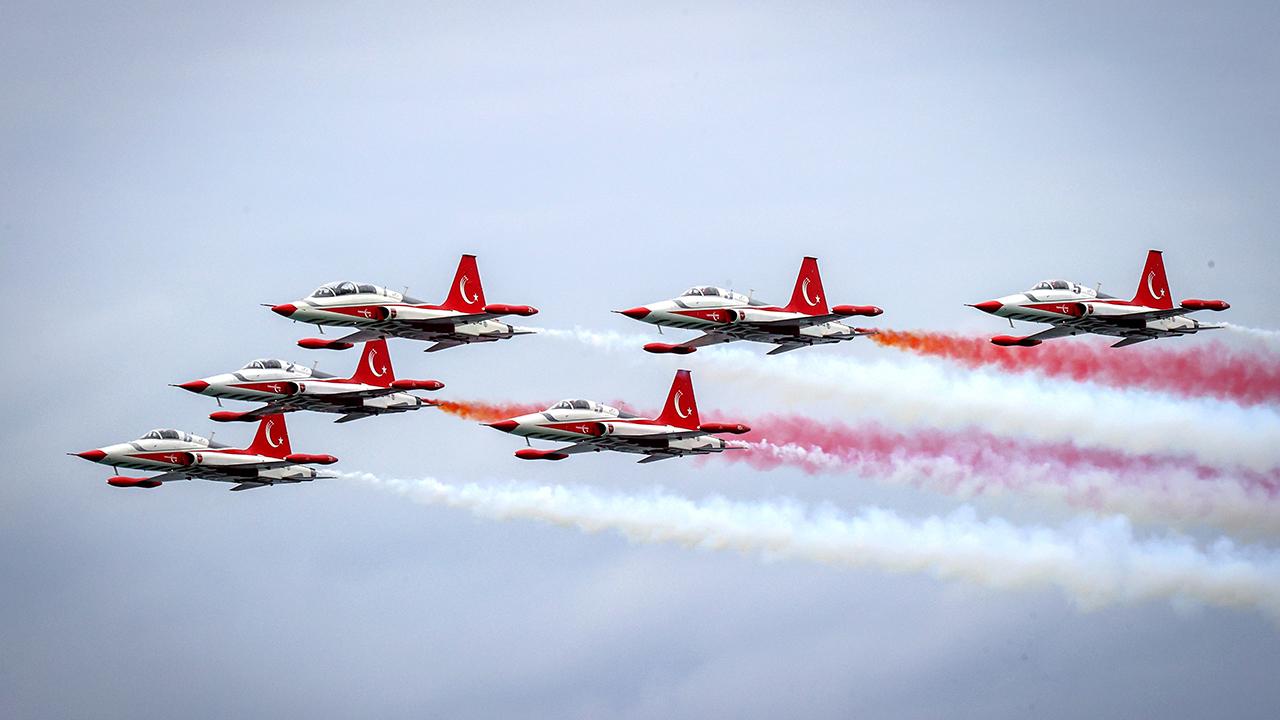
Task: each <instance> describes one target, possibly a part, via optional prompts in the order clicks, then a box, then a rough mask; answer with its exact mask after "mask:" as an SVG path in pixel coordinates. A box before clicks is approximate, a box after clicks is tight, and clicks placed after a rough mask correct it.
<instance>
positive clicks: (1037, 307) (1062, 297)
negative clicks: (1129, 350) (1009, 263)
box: [974, 280, 1204, 335]
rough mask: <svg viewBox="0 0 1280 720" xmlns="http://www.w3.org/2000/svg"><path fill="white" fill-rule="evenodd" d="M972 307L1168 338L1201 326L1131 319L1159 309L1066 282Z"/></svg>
mask: <svg viewBox="0 0 1280 720" xmlns="http://www.w3.org/2000/svg"><path fill="white" fill-rule="evenodd" d="M974 307H976V308H978V309H979V310H982V311H984V312H988V313H991V314H992V315H995V316H997V317H1003V318H1009V319H1011V320H1023V321H1027V322H1042V323H1054V324H1062V323H1066V324H1070V323H1073V322H1076V321H1080V320H1083V319H1092V320H1096V321H1098V322H1102V323H1107V324H1114V325H1115V326H1116V328H1117V330H1132V329H1147V330H1152V331H1155V332H1158V333H1161V334H1165V333H1167V334H1170V335H1177V334H1188V333H1194V332H1196V331H1197V330H1199V329H1201V328H1202V327H1204V326H1203V325H1202V324H1201V323H1200V322H1199V321H1198V320H1195V319H1192V318H1189V317H1185V316H1176V317H1166V318H1158V319H1142V318H1133V317H1132V316H1135V315H1142V314H1146V313H1154V312H1157V311H1158V309H1157V308H1152V307H1146V306H1144V305H1141V304H1137V303H1134V302H1132V301H1129V300H1122V299H1120V298H1115V297H1111V296H1109V295H1105V294H1102V293H1099V292H1098V291H1096V290H1094V289H1093V288H1089V287H1085V286H1082V285H1080V284H1079V283H1073V282H1069V281H1066V280H1046V281H1044V282H1041V283H1038V284H1037V285H1036V286H1035V287H1033V288H1031V289H1030V290H1026V291H1024V292H1019V293H1014V294H1012V295H1005V296H1003V297H999V298H996V299H995V300H988V301H986V302H981V303H977V304H975V305H974ZM1094 332H1097V330H1094Z"/></svg>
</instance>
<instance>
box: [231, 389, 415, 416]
mask: <svg viewBox="0 0 1280 720" xmlns="http://www.w3.org/2000/svg"><path fill="white" fill-rule="evenodd" d="M398 392H401V391H400V390H395V389H393V388H374V389H371V390H358V391H353V392H346V393H333V394H331V395H312V396H310V397H308V396H306V395H294V396H292V397H287V398H281V399H279V400H272V401H271V402H269V403H267V404H266V405H263V406H262V407H258V408H254V409H252V410H246V411H245V412H243V413H241V414H240V417H239V419H240V420H242V421H245V422H249V421H252V420H261V419H262V418H264V417H266V416H268V415H276V414H279V413H286V412H294V411H295V410H320V411H324V410H328V409H331V408H333V406H335V405H336V406H339V407H342V406H351V407H352V410H353V411H354V410H355V409H356V408H362V407H364V405H363V402H362V401H363V400H365V399H366V398H375V397H382V396H384V395H391V394H394V393H398Z"/></svg>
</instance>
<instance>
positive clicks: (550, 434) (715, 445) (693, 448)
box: [485, 370, 751, 463]
mask: <svg viewBox="0 0 1280 720" xmlns="http://www.w3.org/2000/svg"><path fill="white" fill-rule="evenodd" d="M485 424H487V425H488V426H489V427H491V428H493V429H495V430H501V431H503V432H507V433H511V434H513V435H520V436H522V437H525V438H536V439H538V440H555V441H560V442H571V443H573V444H572V445H568V446H565V447H560V448H556V449H554V450H538V449H536V448H533V447H527V448H522V449H520V450H517V451H516V457H518V458H520V459H522V460H563V459H565V458H567V457H569V456H570V455H576V454H578V453H584V452H600V451H601V450H616V451H618V452H628V453H638V454H640V455H644V456H645V457H644V459H643V460H641V461H640V462H642V463H651V462H657V461H658V460H666V459H667V458H673V457H681V456H684V455H706V454H708V453H718V452H723V451H725V450H742V449H745V448H744V447H743V446H741V445H738V444H735V443H731V442H727V441H725V440H722V439H720V438H718V437H712V435H713V434H718V433H732V434H742V433H745V432H750V430H751V428H749V427H747V426H746V425H743V424H741V423H716V422H711V423H704V422H701V421H700V420H699V418H698V404H697V402H696V400H695V399H694V396H693V381H692V379H691V378H690V375H689V371H688V370H678V371H676V377H675V380H674V381H673V382H672V383H671V391H670V392H669V393H668V394H667V404H666V406H665V407H664V408H663V410H662V414H661V415H659V416H658V417H656V418H654V419H652V420H649V419H646V418H642V417H639V416H636V415H632V414H631V413H628V412H625V411H622V410H619V409H618V408H615V407H610V406H608V405H604V404H602V403H598V402H595V401H593V400H561V401H560V402H558V403H556V404H555V405H552V406H551V407H549V408H547V409H546V410H544V411H542V412H537V413H530V414H528V415H521V416H519V417H514V418H510V419H507V420H499V421H498V422H493V423H485ZM526 442H527V441H526Z"/></svg>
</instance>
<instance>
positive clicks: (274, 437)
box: [245, 415, 293, 458]
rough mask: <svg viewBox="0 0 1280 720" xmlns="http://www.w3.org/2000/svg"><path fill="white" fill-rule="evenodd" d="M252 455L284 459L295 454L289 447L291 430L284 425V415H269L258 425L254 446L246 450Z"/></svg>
mask: <svg viewBox="0 0 1280 720" xmlns="http://www.w3.org/2000/svg"><path fill="white" fill-rule="evenodd" d="M245 449H246V450H248V451H249V452H251V453H256V454H258V455H266V456H267V457H274V458H282V457H285V456H286V455H288V454H290V453H292V452H293V450H292V449H291V448H290V447H289V428H288V427H286V426H285V424H284V415H268V416H266V417H264V418H262V422H260V423H258V434H257V435H255V436H254V438H253V444H252V445H250V446H249V447H247V448H245Z"/></svg>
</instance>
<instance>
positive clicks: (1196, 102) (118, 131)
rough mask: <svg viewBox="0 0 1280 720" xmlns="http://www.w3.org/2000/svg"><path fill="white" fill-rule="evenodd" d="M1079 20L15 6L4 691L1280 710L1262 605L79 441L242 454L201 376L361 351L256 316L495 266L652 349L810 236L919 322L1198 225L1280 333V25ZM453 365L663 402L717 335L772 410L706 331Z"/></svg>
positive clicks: (1254, 9) (677, 711) (450, 377)
mask: <svg viewBox="0 0 1280 720" xmlns="http://www.w3.org/2000/svg"><path fill="white" fill-rule="evenodd" d="M962 5H963V7H962ZM1039 5H1040V4H1030V3H1010V4H1002V3H964V4H960V3H937V4H931V3H879V4H867V5H861V4H853V3H849V4H825V3H824V4H819V3H812V4H810V3H805V4H797V3H778V4H767V3H753V4H742V5H740V6H737V5H719V4H714V3H690V4H687V5H665V4H660V5H655V4H653V3H644V4H635V3H631V4H617V5H616V6H612V7H606V6H604V5H601V4H599V3H582V4H580V5H578V4H552V5H547V6H544V7H541V8H537V9H533V8H530V7H528V6H526V5H525V4H513V5H511V6H505V5H499V4H492V3H489V4H479V3H450V4H429V3H404V4H401V3H364V4H361V5H360V6H359V7H352V8H347V7H344V6H338V5H335V6H328V5H323V6H322V5H321V4H317V3H298V4H296V5H293V4H285V3H274V4H265V5H264V3H221V4H213V5H210V6H209V7H207V8H202V9H200V8H197V9H192V8H187V7H185V6H180V5H167V4H162V3H109V4H103V3H78V4H77V3H61V2H40V3H9V4H8V5H7V6H6V8H5V9H4V10H3V11H2V12H0V96H2V97H3V98H4V101H3V102H2V103H0V232H2V233H3V235H2V237H3V243H2V245H0V252H2V253H3V267H4V269H5V270H6V271H7V272H6V280H5V282H4V284H3V286H0V288H2V289H0V299H3V302H4V306H5V307H7V308H10V312H9V314H8V315H9V322H8V336H9V342H8V344H7V347H8V352H6V353H4V358H3V360H0V362H2V363H3V368H4V371H5V373H4V374H5V376H6V377H7V378H8V382H6V383H4V385H3V387H0V397H2V398H3V405H4V407H5V409H6V412H5V413H4V418H5V419H4V420H3V432H2V433H0V447H2V449H3V453H4V454H3V457H4V458H5V459H6V462H5V463H4V467H5V473H4V482H3V483H0V550H2V551H0V604H2V605H3V607H4V608H5V612H4V614H3V619H0V646H2V647H3V651H2V652H0V715H3V716H5V717H15V718H17V717H49V718H117V717H118V718H148V717H172V716H174V715H180V716H183V717H191V718H204V717H208V718H215V717H227V716H238V717H280V716H287V717H298V716H313V717H350V716H354V715H361V716H370V717H423V716H430V717H458V718H473V717H474V718H490V717H504V718H509V717H547V718H552V717H555V718H559V717H584V718H589V717H606V716H617V717H635V718H707V717H760V718H765V717H779V716H784V717H800V716H804V717H840V718H847V717H860V718H880V717H883V718H931V717H974V718H978V717H981V718H992V717H997V718H1003V717H1027V716H1042V717H1061V718H1067V717H1072V718H1074V717H1082V716H1087V717H1099V718H1132V717H1155V716H1161V717H1171V718H1182V717H1186V718H1193V717H1205V716H1209V715H1213V716H1225V717H1237V718H1269V717H1274V714H1275V708H1276V707H1277V704H1278V703H1280V684H1277V683H1276V682H1275V674H1276V671H1277V669H1278V668H1280V632H1278V631H1277V627H1276V625H1275V624H1274V623H1272V622H1270V621H1268V620H1267V619H1266V618H1265V617H1263V616H1262V615H1261V614H1258V613H1255V612H1248V611H1240V610H1219V609H1193V610H1190V611H1180V610H1176V609H1175V608H1173V607H1171V606H1170V605H1169V604H1168V603H1162V602H1158V601H1157V602H1149V603H1143V604H1137V605H1132V606H1122V607H1113V608H1104V609H1099V610H1094V611H1082V610H1080V609H1078V608H1077V607H1076V606H1075V605H1074V604H1072V603H1071V602H1070V601H1069V600H1068V599H1066V598H1065V597H1063V596H1062V595H1061V594H1060V593H1058V592H1055V591H1053V590H1051V589H1044V590H1035V589H1029V590H1021V591H1014V592H1010V591H996V590H988V589H983V588H978V587H973V586H967V585H961V584H956V583H952V582H944V581H940V580H937V579H934V578H932V577H930V576H929V575H890V574H886V573H883V572H878V571H875V570H847V569H833V568H829V567H825V566H820V565H806V564H802V563H790V562H762V561H761V560H760V559H758V558H756V557H750V556H740V555H736V554H727V553H713V552H706V551H694V550H688V549H684V548H681V547H675V546H645V545H636V544H631V543H628V542H627V541H626V540H624V539H622V538H619V537H617V536H615V535H612V534H608V533H605V534H599V535H583V534H579V533H577V532H574V531H572V530H566V529H562V528H556V527H551V526H544V525H539V524H535V523H529V522H492V521H487V520H479V519H475V518H473V517H471V516H470V515H468V514H466V513H463V512H460V511H458V510H451V509H446V508H437V507H423V506H419V505H415V504H412V503H410V502H408V501H406V500H405V499H404V498H401V497H397V496H395V495H392V494H389V493H382V492H379V491H378V490H376V489H374V488H370V487H366V486H363V485H359V484H355V483H351V482H345V481H329V482H324V483H313V484H309V485H300V486H293V487H280V488H267V489H263V490H259V491H255V492H252V493H234V494H232V493H228V492H227V491H226V486H225V485H221V484H217V483H181V484H176V485H172V486H166V487H162V488H160V489H157V490H154V491H122V490H117V489H114V488H110V487H108V486H107V485H106V484H105V483H104V482H103V481H104V479H105V477H106V476H107V475H108V474H109V469H105V468H101V467H95V466H92V465H90V464H88V463H85V462H83V461H81V460H79V459H76V458H68V457H65V456H64V455H63V454H62V453H63V452H66V451H79V450H83V449H87V448H91V447H97V446H100V445H104V444H108V443H111V442H117V441H122V440H126V439H129V438H133V437H136V436H138V435H139V434H141V433H142V432H145V431H146V430H148V429H150V428H152V427H180V428H184V429H187V430H190V431H193V432H199V433H201V434H208V433H210V432H216V433H217V438H218V439H219V440H223V441H226V442H231V443H237V444H238V443H240V442H241V441H245V442H247V441H248V439H249V438H250V436H251V433H252V428H251V427H249V426H241V425H232V426H217V427H214V426H213V424H212V423H210V422H209V421H208V420H207V419H206V416H207V414H208V413H209V412H210V411H211V410H213V409H216V407H215V406H214V405H213V403H212V402H211V401H209V400H208V399H206V398H199V397H196V396H193V395H190V394H188V393H183V392H182V391H180V390H175V389H172V388H169V387H166V383H173V382H183V381H186V380H190V379H193V378H197V377H201V376H205V375H210V374H213V373H217V372H224V371H227V370H229V369H232V368H235V367H239V366H240V365H241V364H243V363H244V362H246V361H248V360H250V359H252V358H255V357H263V356H279V357H285V358H291V359H295V360H297V361H300V362H306V363H311V362H313V361H315V360H319V362H320V368H321V369H324V370H328V371H331V372H347V371H349V370H350V369H351V366H352V364H353V363H354V362H355V355H354V354H352V353H323V352H317V351H307V350H303V349H300V348H298V347H296V346H295V345H294V341H295V340H296V339H297V338H299V337H302V336H304V335H306V334H310V333H309V332H308V331H307V329H306V328H303V327H301V326H296V325H292V324H290V323H289V322H287V321H286V320H284V319H282V318H280V317H277V316H275V315H273V314H271V313H270V312H268V311H267V310H266V309H265V308H262V307H260V306H259V303H264V302H265V303H279V302H287V301H289V300H292V299H295V298H298V297H301V296H303V295H305V294H307V293H308V292H309V291H310V290H312V289H313V288H314V287H315V286H317V285H319V284H321V283H323V282H327V281H331V280H338V279H352V280H357V281H362V282H373V283H379V284H383V285H386V286H389V287H392V288H395V289H400V288H402V287H404V286H408V287H409V290H410V292H411V293H412V294H413V295H416V296H419V297H424V298H427V299H433V300H435V299H443V297H444V294H445V292H446V290H447V286H448V282H449V280H450V278H451V277H452V273H453V269H454V266H455V264H456V262H457V258H458V255H459V254H460V253H462V252H475V253H477V254H478V255H479V261H480V270H481V273H482V275H483V278H484V284H485V290H486V295H487V296H488V299H489V300H490V301H491V302H506V303H528V304H532V305H535V306H537V307H539V308H540V309H541V310H542V313H541V314H540V315H538V316H537V317H536V318H533V319H532V321H531V322H530V323H529V324H536V325H540V326H543V327H556V328H565V327H572V326H574V325H581V326H584V327H588V328H594V329H600V330H619V331H627V332H639V333H645V334H647V335H651V336H653V337H654V339H656V337H657V336H656V335H654V334H653V333H652V331H651V330H649V329H647V328H646V327H645V326H642V325H641V324H639V323H636V322H634V321H631V320H628V319H626V318H623V317H621V316H617V315H611V314H610V313H608V312H607V311H608V310H610V309H615V308H625V307H631V306H634V305H637V304H641V303H645V302H651V301H654V300H658V299H662V298H666V297H670V296H671V295H673V294H675V293H676V292H678V291H679V290H681V289H683V288H684V287H687V286H689V285H691V284H702V283H714V284H721V285H725V286H731V287H734V288H736V289H738V290H743V291H745V290H753V291H754V292H755V294H756V295H757V296H759V297H764V298H767V299H774V300H776V301H785V300H786V298H787V297H788V294H789V292H790V289H791V284H792V282H793V281H794V277H795V271H796V269H797V266H798V264H799V258H800V256H801V255H804V254H812V255H817V256H818V257H819V258H820V260H821V266H822V271H823V280H824V284H825V286H826V290H827V293H828V294H829V296H830V297H831V298H832V300H833V301H839V302H848V303H857V304H876V305H879V306H881V307H884V308H885V309H886V312H885V314H884V315H883V316H881V317H880V318H878V319H876V321H875V322H876V323H878V324H880V325H881V326H885V327H897V328H930V329H945V330H958V331H971V332H995V331H998V330H1000V329H1001V326H1000V322H999V321H998V320H996V319H994V318H991V317H989V316H985V315H983V314H981V313H978V312H976V311H973V310H971V309H969V308H966V307H964V306H963V303H966V302H975V301H979V300H983V299H988V298H990V297H995V296H998V295H1003V294H1006V293H1008V292H1012V291H1015V290H1018V289H1021V288H1025V287H1028V286H1029V285H1030V284H1031V283H1033V282H1035V281H1037V280H1040V279H1043V278H1045V277H1066V278H1070V279H1074V280H1078V281H1080V282H1082V283H1086V284H1089V285H1093V284H1095V283H1098V282H1101V283H1102V287H1103V290H1104V291H1110V292H1113V293H1115V294H1117V295H1124V294H1125V293H1128V292H1132V286H1133V285H1134V283H1135V281H1136V280H1137V276H1138V273H1139V271H1140V268H1141V263H1142V260H1143V256H1144V254H1145V251H1146V250H1147V249H1148V248H1151V247H1156V248H1162V249H1164V250H1165V251H1166V255H1165V257H1166V262H1167V267H1168V273H1169V279H1170V283H1171V284H1172V287H1173V293H1174V294H1175V295H1176V296H1179V297H1186V296H1195V297H1210V298H1217V297H1224V298H1227V299H1229V300H1230V301H1231V303H1232V305H1233V307H1232V309H1231V311H1230V313H1229V314H1228V315H1229V317H1227V318H1226V319H1228V320H1230V321H1232V322H1234V323H1237V324H1240V325H1246V326H1252V327H1259V328H1272V329H1275V328H1276V327H1277V322H1276V319H1275V311H1276V307H1277V305H1276V302H1275V297H1274V293H1275V288H1276V285H1275V278H1274V273H1275V272H1276V270H1277V268H1280V246H1278V244H1277V240H1276V230H1277V226H1278V221H1280V144H1278V143H1277V142H1276V138H1277V131H1278V130H1280V93H1277V78H1280V45H1277V43H1276V38H1277V37H1280V10H1277V8H1276V6H1275V4H1274V3H1257V4H1250V3H1234V4H1229V6H1223V5H1221V4H1204V3H1185V4H1183V3H1127V4H1125V5H1126V7H1123V8H1117V7H1116V3H1059V4H1055V5H1052V6H1050V7H1039ZM1033 6H1034V7H1033ZM1214 319H1215V320H1216V319H1218V318H1216V317H1215V318H1214ZM1005 327H1007V326H1005ZM686 335H687V333H681V332H678V333H676V335H675V336H678V337H679V338H680V339H683V338H684V337H685V336H686ZM666 337H667V338H668V339H670V338H672V337H674V336H673V335H672V334H670V333H669V334H668V335H667V336H666ZM1201 341H1202V338H1189V339H1181V340H1177V341H1171V342H1180V343H1195V342H1201ZM1065 342H1072V341H1070V340H1068V341H1065ZM419 349H420V346H418V345H415V344H414V343H409V342H406V341H394V342H393V343H392V353H393V357H394V359H395V364H396V369H397V371H398V372H399V373H400V374H401V375H405V376H409V377H430V378H438V379H440V380H442V381H444V382H445V383H446V384H447V386H448V387H447V390H446V391H444V392H443V393H441V394H442V395H448V396H452V397H460V398H488V399H511V400H523V401H542V400H555V399H557V398H559V397H565V396H578V395H580V396H586V397H595V398H598V399H601V400H614V399H618V398H622V399H627V400H629V401H631V402H632V403H633V404H634V405H636V406H638V407H644V408H652V407H655V406H657V405H658V404H659V403H660V401H661V399H662V396H663V393H665V391H666V388H667V385H668V383H669V382H670V376H671V372H672V370H673V369H674V368H675V367H678V366H679V367H691V368H693V369H694V377H695V383H698V384H697V387H698V398H699V403H700V405H702V406H703V407H710V408H723V409H726V410H736V411H740V412H742V413H743V414H745V415H750V414H751V413H754V412H762V411H766V410H769V409H771V404H770V403H771V401H770V400H769V399H768V397H765V396H762V397H752V395H751V393H748V392H744V391H743V389H742V388H740V387H733V386H728V385H720V386H717V385H716V384H713V383H709V382H698V378H699V372H698V368H699V363H700V362H703V360H702V359H701V355H702V353H700V354H699V355H695V356H690V357H688V358H669V357H656V356H647V355H644V354H643V353H639V351H637V353H638V355H637V356H636V357H635V358H631V359H630V360H629V361H627V362H618V361H617V359H616V358H609V357H606V356H604V355H599V354H593V353H591V352H587V351H584V350H583V349H582V348H580V347H576V346H574V345H572V344H569V343H565V342H563V341H557V340H554V339H551V338H547V337H536V336H535V337H522V338H517V339H516V340H513V341H511V342H505V343H499V344H495V345H488V346H477V347H469V348H460V349H455V350H450V351H448V352H444V353H437V354H432V355H423V354H422V353H421V352H419ZM758 351H759V352H760V353H761V354H762V355H763V352H764V349H763V348H758ZM802 352H810V353H828V354H834V355H845V356H848V357H851V358H855V359H859V358H865V359H873V358H874V359H883V358H884V356H885V354H886V353H889V354H892V353H893V352H894V351H892V350H889V349H884V348H877V347H875V346H872V345H871V344H870V343H869V342H865V341H860V342H851V343H845V344H842V345H840V346H838V347H826V348H816V349H813V350H806V351H802ZM893 357H900V358H901V359H902V361H904V362H906V361H912V362H917V361H916V360H913V359H910V358H907V357H906V356H893ZM769 361H770V358H765V357H763V356H762V357H761V358H760V362H762V363H764V362H769ZM1044 412H1046V413H1051V412H1053V408H1052V407H1046V408H1044ZM331 420H332V417H331V416H320V415H303V414H295V415H293V416H290V418H289V423H290V429H291V435H292V441H293V447H294V448H295V449H297V450H299V451H301V452H330V453H333V454H335V455H337V456H339V457H340V458H341V459H342V463H341V465H340V466H338V467H340V468H341V469H344V470H351V471H355V470H361V471H367V472H372V473H376V474H380V475H386V476H395V477H406V478H413V477H421V476H428V475H429V476H434V477H437V478H441V479H444V480H448V481H456V482H462V481H475V482H493V481H498V482H505V481H508V480H521V481H527V482H539V483H541V482H547V483H550V482H555V483H565V484H575V485H579V484H580V485H591V486H594V487H598V488H603V489H606V490H616V491H619V492H641V491H644V490H646V489H647V488H650V487H652V486H654V485H662V486H663V487H665V488H666V489H667V490H668V491H671V492H674V493H678V494H682V495H686V496H689V497H692V498H703V497H706V496H709V495H713V494H721V495H727V496H729V497H733V498H739V499H755V498H775V497H779V496H787V497H792V498H797V499H799V500H801V501H804V502H813V503H817V502H823V501H831V502H834V503H836V504H837V505H839V506H840V507H846V508H855V507H858V506H860V505H862V504H866V503H877V504H881V505H885V506H887V507H892V508H893V509H895V511H897V512H899V513H901V514H903V515H905V516H916V515H920V514H924V513H930V512H937V511H939V510H946V509H948V508H950V507H954V506H955V505H956V501H955V500H954V499H952V498H944V497H938V496H932V495H930V494H928V493H925V492H922V491H918V490H911V489H909V488H893V487H886V486H884V485H878V484H875V483H872V482H868V481H866V479H864V478H859V477H856V476H850V475H820V476H810V475H805V474H802V473H800V472H797V471H794V470H786V469H779V470H775V471H771V472H762V471H757V470H751V469H749V468H747V467H746V466H745V465H740V464H732V465H731V464H729V463H725V462H723V461H720V460H717V459H712V460H710V461H706V462H695V461H686V460H680V461H668V462H663V463H658V464H654V465H645V466H637V465H635V464H634V462H633V461H634V458H633V457H629V456H619V455H607V454H602V455H598V456H597V455H592V456H588V457H576V458H573V459H572V460H570V461H566V462H563V463H545V464H543V463H522V462H520V461H517V460H515V459H514V458H512V456H511V453H512V451H513V450H515V449H516V448H517V447H519V443H518V441H517V440H515V439H514V438H511V437H507V436H503V435H500V434H498V433H495V432H492V431H490V430H487V429H484V428H480V427H477V426H476V425H474V424H471V423H466V422H463V421H460V420H457V419H454V418H451V417H449V416H446V415H444V414H443V413H439V412H429V411H422V412H418V413H414V414H409V415H401V416H392V417H385V418H375V419H371V420H364V421H360V422H357V423H352V424H346V425H337V426H335V425H333V424H332V423H331ZM982 509H983V511H984V512H986V511H989V512H993V513H995V512H1000V513H1013V514H1021V515H1020V517H1027V515H1026V513H1027V512H1028V510H1027V508H1025V507H1022V506H1021V505H1020V504H1019V502H1018V501H1017V499H1016V498H1015V499H1013V500H1011V501H1008V502H1006V503H1005V504H1004V505H1003V506H983V508H982ZM1031 517H1035V515H1031ZM1055 517H1056V516H1053V515H1046V516H1045V519H1046V522H1048V521H1052V520H1054V519H1055Z"/></svg>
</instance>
